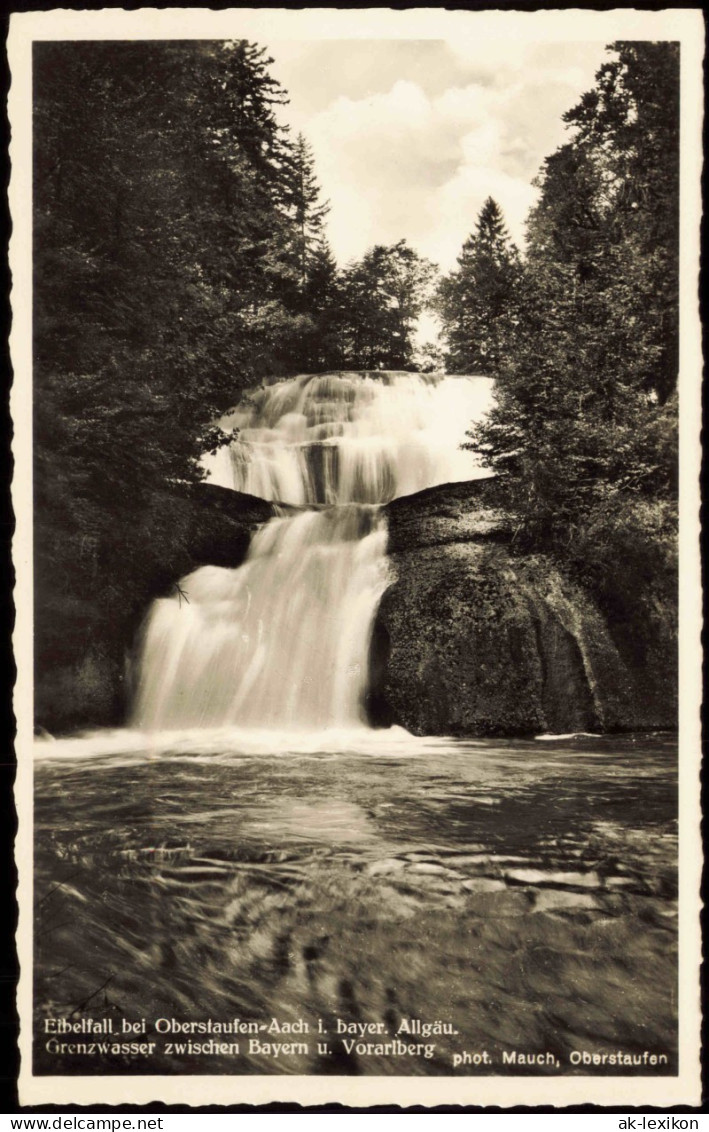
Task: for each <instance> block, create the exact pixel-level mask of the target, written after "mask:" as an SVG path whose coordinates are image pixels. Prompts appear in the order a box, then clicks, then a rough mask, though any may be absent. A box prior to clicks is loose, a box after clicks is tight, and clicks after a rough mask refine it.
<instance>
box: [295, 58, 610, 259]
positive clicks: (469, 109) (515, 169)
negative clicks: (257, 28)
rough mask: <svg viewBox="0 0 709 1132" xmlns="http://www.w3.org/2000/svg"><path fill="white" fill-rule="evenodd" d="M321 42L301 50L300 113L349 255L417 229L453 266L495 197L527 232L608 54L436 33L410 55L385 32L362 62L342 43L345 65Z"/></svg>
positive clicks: (341, 255) (336, 238)
mask: <svg viewBox="0 0 709 1132" xmlns="http://www.w3.org/2000/svg"><path fill="white" fill-rule="evenodd" d="M311 50H312V51H313V52H316V54H313V55H312V56H310V57H309V56H308V54H307V51H308V49H307V48H306V46H305V45H303V47H302V51H303V53H304V54H303V55H302V56H301V57H298V55H297V52H291V56H290V58H289V59H288V60H287V62H288V66H289V68H290V80H291V81H290V86H289V91H290V94H291V96H292V100H293V102H292V106H291V109H290V111H289V115H290V118H291V121H292V122H293V123H294V125H295V123H296V122H297V126H298V128H302V129H303V130H304V132H305V133H306V135H307V137H308V140H309V141H310V142H311V144H312V146H313V150H314V154H315V161H316V172H317V176H318V179H319V181H320V183H321V185H322V188H323V195H324V196H325V197H326V198H329V199H330V202H331V213H330V219H329V230H330V238H331V242H332V245H333V249H334V251H335V254H336V255H337V257H338V259H339V260H340V261H341V262H346V261H347V260H348V259H350V258H353V257H356V256H360V255H362V254H363V252H364V251H365V250H366V249H367V248H368V247H370V246H371V245H372V244H373V243H392V242H394V241H396V240H399V239H401V238H402V237H405V238H406V239H407V240H408V241H409V243H410V244H411V245H412V246H413V247H415V248H416V249H417V250H418V251H420V252H421V253H422V254H424V255H427V256H428V257H429V258H431V259H433V260H434V261H435V262H437V263H439V264H440V265H441V266H442V267H443V268H444V270H447V269H449V268H450V267H451V266H453V264H454V262H455V257H456V255H457V254H458V252H459V251H460V247H461V245H462V243H463V240H464V239H465V238H466V236H467V235H468V234H469V232H470V231H471V230H472V228H473V226H474V224H475V220H476V217H477V214H478V212H479V210H480V208H481V206H482V204H483V201H484V200H485V198H486V197H488V196H493V197H494V198H495V199H496V200H497V201H498V202H499V204H500V205H501V207H502V208H503V210H504V212H505V216H506V219H507V223H508V226H509V228H510V230H511V232H512V234H513V236H514V237H515V239H516V240H517V241H518V242H521V241H522V239H523V231H524V220H525V217H526V214H527V211H528V209H529V207H530V205H531V204H532V203H533V201H534V199H535V196H536V190H535V189H534V188H533V187H532V184H531V182H532V179H533V178H534V176H535V174H536V173H537V171H538V169H539V167H540V165H541V163H542V161H543V158H544V157H545V156H546V155H547V154H550V153H552V152H553V151H554V150H555V149H556V148H557V146H558V145H559V144H561V142H562V141H563V139H564V127H563V123H562V121H561V115H562V113H563V112H564V111H565V110H567V109H568V108H569V107H570V106H572V105H573V104H574V103H575V102H576V101H577V100H578V97H579V95H580V94H581V92H582V91H583V90H586V89H588V88H589V87H590V86H591V85H592V82H593V75H594V72H595V70H596V69H597V67H598V65H599V64H600V62H601V60H602V58H603V56H604V53H603V50H602V46H601V45H600V44H588V43H585V44H549V43H546V44H539V43H530V42H523V41H515V40H512V41H501V40H495V41H493V40H490V41H477V42H472V41H464V42H456V43H450V44H443V43H441V42H437V41H431V43H430V44H429V45H426V44H420V43H419V44H412V45H409V46H407V49H406V51H404V49H403V48H402V47H401V45H399V46H398V47H397V48H396V49H394V48H391V49H388V48H387V46H386V43H384V42H383V41H382V42H379V41H377V42H376V43H373V44H372V45H371V46H370V47H369V48H368V49H367V48H365V45H360V47H359V49H358V50H359V52H360V54H359V55H357V54H356V53H355V51H354V49H352V50H351V52H350V54H351V55H352V58H350V54H348V53H347V52H344V51H341V52H340V54H339V55H338V54H337V51H338V50H339V47H337V45H334V46H332V47H330V48H329V49H328V50H329V52H330V56H331V61H333V62H335V61H336V60H337V59H338V58H339V60H340V63H341V65H342V70H341V73H340V74H338V71H337V68H335V70H334V71H333V70H331V69H326V70H323V63H324V61H325V58H326V57H325V55H324V54H323V53H324V51H325V46H324V45H319V46H318V47H317V48H314V47H313V48H311ZM388 50H389V52H390V54H389V55H387V51H388ZM274 54H275V55H276V57H277V58H278V52H274ZM446 58H447V59H448V60H449V66H448V67H446V65H445V64H446ZM283 59H284V60H286V57H285V55H284V56H283ZM316 61H317V63H318V64H319V65H318V66H317V68H315V70H314V73H313V76H312V79H310V80H309V79H308V75H309V74H310V73H311V72H313V67H312V65H311V66H309V64H313V63H315V62H316ZM355 64H357V65H355ZM283 65H284V66H285V62H284V64H283ZM284 78H285V81H286V85H288V82H287V77H285V76H284ZM338 84H339V85H338ZM316 106H317V108H316Z"/></svg>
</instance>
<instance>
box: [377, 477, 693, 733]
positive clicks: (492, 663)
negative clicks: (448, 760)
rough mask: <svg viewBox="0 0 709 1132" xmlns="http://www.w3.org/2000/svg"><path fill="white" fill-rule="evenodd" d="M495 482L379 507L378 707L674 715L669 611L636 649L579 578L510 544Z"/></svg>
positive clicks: (564, 725)
mask: <svg viewBox="0 0 709 1132" xmlns="http://www.w3.org/2000/svg"><path fill="white" fill-rule="evenodd" d="M494 491H495V488H494V484H492V483H488V482H487V481H478V482H477V483H473V484H464V485H447V486H445V487H443V488H434V489H431V490H430V491H428V492H422V493H420V495H419V496H418V497H414V496H412V497H409V498H407V499H403V500H397V501H395V502H394V503H393V504H390V505H389V506H388V508H387V509H386V510H387V512H388V515H389V524H390V540H389V547H390V552H391V563H392V573H393V575H394V580H393V582H392V585H391V586H390V588H389V589H388V590H387V592H386V593H385V595H384V598H383V600H382V603H381V606H380V609H379V612H378V615H377V619H376V623H375V627H374V633H373V639H372V689H371V692H370V696H369V710H370V715H371V717H372V719H373V721H374V722H375V723H377V724H380V725H384V726H388V725H390V724H399V725H400V726H402V727H405V728H407V730H409V731H412V732H413V733H414V734H417V735H425V734H429V735H430V734H438V735H441V734H448V735H459V736H476V735H478V736H484V735H532V734H538V733H540V732H555V733H559V732H567V731H614V730H642V729H655V728H673V727H675V726H676V711H677V708H676V689H675V685H674V682H673V680H672V678H671V671H672V663H673V635H672V632H671V624H672V618H671V617H668V618H667V621H666V625H665V628H664V630H663V631H661V632H659V633H658V634H657V637H658V639H657V640H655V641H654V642H653V648H652V650H651V651H650V652H648V651H647V650H645V654H644V658H643V660H642V662H640V663H633V662H632V661H631V660H630V659H629V654H628V650H624V649H619V647H618V643H617V639H616V638H617V632H616V633H614V632H613V631H612V627H611V626H609V625H608V623H607V622H606V620H605V618H604V617H603V616H602V614H601V612H600V611H599V609H598V608H597V606H596V605H595V603H594V601H593V600H592V599H591V597H590V596H589V594H588V593H587V592H586V591H585V590H583V589H582V588H581V587H580V586H578V585H576V584H574V583H573V582H572V581H571V580H570V579H569V578H568V577H566V576H565V575H564V573H563V572H562V571H561V570H560V569H559V567H558V566H557V565H555V564H554V563H553V562H552V561H551V560H550V559H548V558H545V557H543V556H521V555H517V554H513V553H512V552H511V548H510V546H509V524H508V523H507V522H506V520H505V517H504V515H502V514H500V512H499V511H497V510H496V509H495V507H494ZM668 673H669V674H670V675H669V676H668Z"/></svg>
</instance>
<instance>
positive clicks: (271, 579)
mask: <svg viewBox="0 0 709 1132" xmlns="http://www.w3.org/2000/svg"><path fill="white" fill-rule="evenodd" d="M491 386H492V383H491V382H490V381H489V380H488V379H486V378H463V377H445V378H432V377H426V376H422V375H419V374H408V373H406V374H403V373H384V374H376V375H369V374H360V375H358V374H351V373H350V374H324V375H321V376H301V377H297V378H293V379H292V380H289V381H281V382H278V383H277V384H275V385H272V386H269V387H267V388H265V389H260V390H258V391H257V392H256V393H255V394H253V395H252V396H251V398H250V399H249V402H248V403H247V404H244V405H242V406H239V407H238V408H237V409H236V410H235V411H234V412H233V413H231V414H229V415H228V416H227V417H225V418H223V420H222V422H221V424H222V426H223V427H224V428H225V429H232V428H239V430H240V435H239V439H238V440H237V441H236V442H235V443H233V444H232V445H230V447H229V448H224V449H221V450H220V451H219V452H218V453H217V455H216V456H215V457H210V458H208V468H209V472H210V478H211V480H212V482H215V483H220V484H221V485H222V486H225V487H230V488H233V489H238V490H240V491H246V492H249V493H251V494H253V495H260V496H262V497H263V498H265V499H271V500H276V501H280V502H283V503H290V504H300V505H306V506H307V505H310V506H318V505H320V507H322V505H325V508H324V509H319V510H311V511H305V512H303V513H302V514H299V515H295V516H292V517H289V518H284V517H281V518H275V519H272V520H271V521H270V522H268V523H267V524H265V525H264V527H262V528H261V530H260V531H259V532H258V533H257V534H256V535H255V536H254V538H253V540H252V544H251V547H250V549H249V553H248V556H247V559H246V561H245V562H244V564H243V565H242V566H240V567H239V568H238V569H235V570H229V569H223V568H220V567H216V566H206V567H202V568H201V569H199V570H196V571H194V573H192V574H190V575H189V576H188V577H187V578H185V579H183V580H182V581H181V582H180V586H179V591H178V592H177V593H176V594H175V595H174V596H172V597H170V598H163V599H160V600H158V601H156V602H154V604H153V607H152V609H151V612H150V614H149V617H148V620H147V622H146V626H145V629H144V634H143V645H142V653H141V658H140V665H139V678H138V687H137V693H136V698H135V705H134V713H133V723H134V725H135V726H136V727H138V728H140V729H147V730H151V731H154V730H160V731H166V730H169V731H179V730H185V729H187V730H192V729H195V728H239V729H243V728H246V729H251V730H252V731H253V732H254V733H256V732H260V731H263V729H270V730H272V731H280V732H286V733H291V732H296V731H297V732H300V733H303V734H305V733H307V734H309V735H312V733H313V732H317V731H321V730H328V731H330V732H333V733H334V732H336V731H339V732H345V733H348V734H349V732H350V731H351V730H352V729H357V728H361V729H363V728H366V727H367V722H366V710H365V696H366V691H367V679H368V665H369V650H370V643H371V636H372V628H373V624H374V617H375V614H376V610H377V606H378V604H379V601H380V599H381V596H382V594H383V592H384V590H385V588H386V586H387V583H388V565H387V557H386V540H387V532H386V526H385V523H384V520H383V518H382V517H381V515H380V512H379V508H378V505H379V504H381V503H385V502H387V501H389V500H390V499H392V498H394V497H395V496H398V495H404V494H409V493H413V492H415V491H420V490H422V489H423V488H426V487H432V486H434V485H435V484H440V483H447V482H455V481H459V480H464V479H474V478H479V477H481V476H484V475H487V474H488V473H487V472H486V470H485V469H483V468H481V467H480V465H479V464H478V463H477V462H476V460H475V458H474V457H473V456H472V454H471V453H469V452H466V451H462V450H461V449H460V447H459V446H460V443H461V442H462V440H463V439H464V435H465V430H466V429H467V428H468V427H469V426H470V423H471V422H472V421H473V420H479V419H480V417H481V416H482V415H484V413H485V412H486V411H487V409H488V407H489V404H490V400H491V396H492V394H491ZM309 742H310V740H309Z"/></svg>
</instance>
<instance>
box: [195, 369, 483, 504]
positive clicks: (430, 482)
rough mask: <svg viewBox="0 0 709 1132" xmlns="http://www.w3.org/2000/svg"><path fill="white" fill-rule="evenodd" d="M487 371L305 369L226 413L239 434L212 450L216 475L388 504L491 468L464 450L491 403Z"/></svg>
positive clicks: (322, 498)
mask: <svg viewBox="0 0 709 1132" xmlns="http://www.w3.org/2000/svg"><path fill="white" fill-rule="evenodd" d="M492 385H493V383H492V381H491V380H490V379H489V378H486V377H451V376H447V377H445V376H443V375H440V374H418V373H406V372H400V371H396V372H394V371H387V370H382V371H372V372H365V373H347V372H338V373H325V374H319V375H312V374H302V375H301V376H299V377H294V378H289V379H287V380H283V381H278V382H276V383H275V384H273V385H267V386H265V387H262V388H260V389H257V390H255V391H254V392H252V393H250V394H249V395H248V396H247V397H246V398H245V399H244V400H243V401H242V402H241V404H239V405H238V406H237V407H236V409H234V410H233V411H232V412H230V413H228V414H227V415H226V416H224V417H222V419H221V420H220V421H219V424H220V426H221V427H222V428H223V429H224V430H225V431H230V430H232V429H238V430H239V435H238V439H237V440H235V441H234V442H232V443H231V444H230V445H228V446H225V447H224V448H221V449H219V450H218V451H217V452H216V453H215V454H212V455H209V456H206V457H205V458H204V463H205V466H206V468H207V471H208V475H209V479H210V480H211V482H212V483H215V484H218V485H220V486H222V487H229V488H233V489H236V490H237V491H245V492H248V493H249V494H251V495H258V496H261V497H262V498H263V499H270V500H274V501H280V502H282V503H291V504H295V505H297V506H298V505H300V506H308V505H311V506H312V505H315V504H340V503H369V504H376V503H388V502H389V500H391V499H394V498H396V497H397V496H399V495H410V494H412V493H413V492H416V491H421V490H423V488H426V487H433V486H435V485H436V484H441V483H454V482H458V481H460V480H469V479H477V478H480V477H483V476H486V475H488V474H489V473H488V471H487V470H486V469H485V468H484V467H482V466H481V464H480V463H479V461H478V460H477V458H476V457H475V455H474V454H473V453H472V452H469V451H466V450H463V449H461V447H460V445H461V444H462V443H463V442H464V441H465V432H466V429H468V428H469V427H470V424H471V423H472V422H473V421H477V420H480V419H481V417H483V416H484V415H485V413H486V412H487V411H488V409H489V408H490V405H491V402H492Z"/></svg>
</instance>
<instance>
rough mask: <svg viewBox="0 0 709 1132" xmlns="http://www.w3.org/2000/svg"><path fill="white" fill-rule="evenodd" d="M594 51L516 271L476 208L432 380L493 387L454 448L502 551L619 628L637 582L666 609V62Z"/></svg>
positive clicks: (442, 308) (672, 156) (674, 191)
mask: <svg viewBox="0 0 709 1132" xmlns="http://www.w3.org/2000/svg"><path fill="white" fill-rule="evenodd" d="M611 52H612V55H611V58H610V59H609V61H608V62H606V63H605V64H604V65H603V66H602V68H601V69H600V70H599V72H598V74H597V76H596V85H595V87H594V88H593V90H591V91H589V92H588V93H587V94H585V95H584V96H583V97H582V99H581V101H580V102H579V104H578V105H577V106H575V107H574V108H573V109H571V110H569V111H568V113H567V114H566V115H565V116H564V120H565V122H566V123H567V124H568V127H569V131H570V137H569V140H568V141H567V142H566V144H564V145H563V146H562V147H561V148H560V149H558V150H557V152H556V153H554V154H553V155H552V156H550V157H549V158H547V159H546V162H545V164H544V167H543V169H542V171H541V173H540V175H539V178H538V180H537V186H538V188H539V190H540V196H539V201H538V203H537V205H536V206H535V207H534V209H533V210H532V212H531V214H530V216H529V218H528V223H527V246H526V251H525V256H524V260H523V261H520V259H519V257H518V255H517V253H516V249H514V248H513V247H512V245H511V244H510V242H509V240H508V239H507V237H506V233H505V230H504V225H503V221H502V217H501V214H500V211H499V209H498V208H497V206H496V205H495V203H494V202H492V201H488V202H487V203H486V204H485V206H484V208H483V210H482V212H481V214H480V218H479V220H478V225H477V229H476V231H475V232H474V233H473V234H472V235H471V237H470V238H469V239H468V241H467V242H466V244H465V245H464V248H463V252H462V254H461V257H460V259H459V261H458V262H459V268H458V270H457V271H455V272H453V273H451V275H449V276H447V277H446V278H445V279H444V280H442V282H441V286H440V289H439V298H438V309H439V312H440V314H441V317H442V319H443V324H444V334H445V337H446V339H447V341H448V344H449V368H451V369H453V370H455V369H457V368H459V367H462V370H463V372H471V371H472V370H477V371H478V372H488V373H491V374H494V376H495V377H496V378H497V385H496V397H497V404H496V407H495V408H494V409H493V411H492V413H491V414H490V416H489V417H488V418H487V419H486V420H485V421H484V422H483V423H481V424H478V425H477V426H475V427H474V428H473V429H472V430H471V432H470V434H469V435H470V446H471V447H473V448H474V449H475V450H477V451H478V452H479V453H481V455H482V456H483V458H484V459H485V461H486V462H487V463H488V464H489V465H491V466H492V467H493V469H494V470H495V471H496V472H497V473H499V476H500V479H499V483H500V489H501V494H502V498H503V501H504V504H505V506H506V507H507V508H508V509H510V510H511V511H513V512H514V513H515V514H516V516H517V521H518V542H519V545H520V546H521V547H523V548H524V549H527V550H529V549H532V550H542V551H551V552H552V553H554V554H556V555H557V556H558V557H560V558H561V559H562V560H563V561H564V562H565V563H567V564H569V565H571V566H573V567H574V569H575V570H576V571H577V572H578V573H579V574H580V575H581V576H582V577H583V578H584V579H585V580H586V581H587V582H588V583H589V584H590V585H591V586H592V587H593V589H594V590H595V591H596V592H597V594H598V595H599V596H600V597H601V598H602V599H603V601H604V604H605V605H606V607H608V608H609V609H610V610H611V612H612V613H613V615H614V617H615V618H616V620H618V621H619V622H622V620H623V618H624V617H631V618H632V619H634V620H637V618H638V616H639V612H638V609H637V605H638V602H642V600H643V595H644V594H646V593H647V587H646V585H645V583H647V582H652V583H653V588H654V592H655V593H657V592H658V586H659V589H660V591H663V590H664V593H665V595H666V597H667V600H668V602H669V605H670V606H672V605H673V603H674V598H675V588H676V573H675V546H676V538H675V536H676V492H677V478H678V465H677V403H676V399H677V394H676V384H677V375H678V374H677V371H678V356H679V350H678V333H679V331H678V252H679V50H678V47H677V45H675V44H668V43H645V42H643V43H639V42H638V43H618V44H615V45H614V46H613V48H612V49H611ZM468 296H470V297H468ZM486 358H489V361H490V364H489V365H487V366H486V364H485V361H486ZM645 613H647V616H648V617H651V616H652V611H651V610H645Z"/></svg>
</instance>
